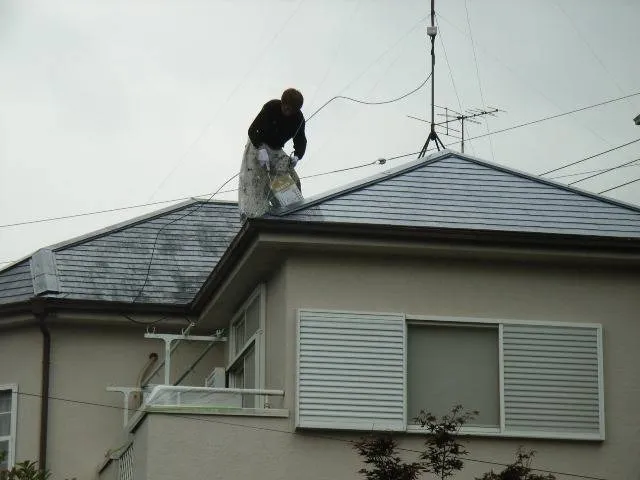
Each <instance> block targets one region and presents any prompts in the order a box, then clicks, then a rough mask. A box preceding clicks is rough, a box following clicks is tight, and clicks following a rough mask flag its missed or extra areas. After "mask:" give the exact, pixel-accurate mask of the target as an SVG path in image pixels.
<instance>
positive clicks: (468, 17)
mask: <svg viewBox="0 0 640 480" xmlns="http://www.w3.org/2000/svg"><path fill="white" fill-rule="evenodd" d="M464 9H465V11H466V12H467V25H468V26H469V38H470V39H471V49H472V50H473V61H474V63H475V65H476V77H477V79H478V89H479V90H480V101H481V102H482V108H484V109H485V110H486V109H487V104H486V103H485V102H484V93H483V92H482V82H481V81H480V67H479V66H478V55H477V54H476V44H475V42H474V41H473V33H472V32H471V18H470V16H469V6H468V5H467V0H464ZM484 124H485V126H486V127H487V135H488V136H489V147H491V159H492V160H493V161H494V162H495V161H496V156H495V153H494V151H493V140H492V138H491V130H490V129H489V120H485V123H484Z"/></svg>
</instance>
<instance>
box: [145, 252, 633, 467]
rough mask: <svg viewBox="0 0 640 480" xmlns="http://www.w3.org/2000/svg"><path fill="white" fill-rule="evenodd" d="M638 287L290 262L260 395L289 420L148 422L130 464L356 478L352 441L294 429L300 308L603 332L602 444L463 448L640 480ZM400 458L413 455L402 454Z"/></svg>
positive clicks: (511, 274)
mask: <svg viewBox="0 0 640 480" xmlns="http://www.w3.org/2000/svg"><path fill="white" fill-rule="evenodd" d="M639 290H640V275H638V272H637V271H632V270H630V269H627V270H624V269H614V268H607V267H603V266H602V264H600V265H599V266H597V265H595V264H592V265H583V266H578V265H577V264H575V263H574V264H560V263H558V262H557V261H555V262H553V263H551V262H539V261H526V260H522V261H518V262H514V261H511V262H505V261H502V262H501V261H497V260H495V259H493V260H481V259H475V260H473V259H467V260H462V259H453V258H452V259H446V260H444V259H437V258H409V257H402V256H400V257H389V258H385V257H384V256H382V255H374V256H371V255H368V256H364V255H363V256H356V255H344V256H337V255H336V254H335V253H333V254H331V255H311V254H300V253H298V254H292V255H291V256H290V257H289V258H288V259H287V261H286V262H285V263H284V264H283V265H282V266H281V268H279V269H278V270H277V271H275V272H274V273H273V275H272V276H271V277H270V278H267V279H266V291H267V324H266V348H267V371H266V379H267V382H266V387H267V388H284V390H285V392H286V396H285V402H284V406H285V407H286V408H289V411H290V415H289V418H261V417H240V416H218V415H207V416H205V415H201V416H194V415H190V416H188V417H189V418H186V417H185V416H183V415H180V416H177V415H168V414H150V415H147V416H146V417H145V419H144V420H143V423H142V428H140V429H139V430H138V432H136V434H135V442H136V445H139V446H140V448H136V455H144V456H145V458H144V459H136V462H144V463H145V464H146V467H147V468H146V476H145V477H142V478H138V477H136V478H137V479H138V480H144V479H145V478H148V479H153V480H162V479H173V478H185V477H187V476H188V478H193V479H228V478H255V477H259V478H264V479H267V480H271V479H273V480H275V479H289V478H305V479H306V480H321V479H322V480H324V479H336V478H352V479H356V478H362V477H361V476H360V475H359V474H358V473H357V471H358V470H359V469H360V468H362V466H363V464H362V463H361V460H360V458H359V457H358V455H357V454H356V453H355V452H354V451H353V449H352V447H351V445H350V444H349V443H348V440H354V439H357V438H359V436H360V435H359V434H353V433H343V432H332V431H307V432H296V431H295V429H294V421H295V420H294V419H295V364H296V363H295V362H296V341H295V335H296V311H297V309H299V308H323V309H345V310H361V311H385V312H404V313H406V314H408V315H411V314H414V315H437V316H471V317H485V318H503V319H514V320H548V321H561V322H595V323H601V324H603V326H604V354H605V358H604V365H605V407H606V435H607V438H606V440H605V441H604V442H579V441H557V440H556V441H545V440H529V439H500V438H482V437H469V438H467V439H466V440H465V441H466V442H467V445H468V449H469V452H470V454H469V457H470V458H471V459H474V460H483V461H493V462H499V463H508V462H510V461H512V459H513V455H514V452H515V450H516V448H517V447H518V446H519V445H524V446H526V447H528V448H532V449H535V450H537V451H538V454H537V456H536V460H535V465H536V466H538V467H540V468H546V469H548V470H553V471H555V472H566V473H573V474H581V475H587V476H591V477H602V478H611V479H613V478H638V475H639V474H640V456H639V455H638V454H637V452H638V451H640V416H639V415H638V414H637V405H640V376H638V374H637V368H636V367H635V366H636V365H638V360H640V359H639V355H640V354H639V353H638V352H639V351H640V350H639V349H638V348H637V339H638V338H640V326H639V324H638V319H637V312H638V311H640V295H638V293H637V292H638V291H639ZM400 442H401V447H403V448H405V449H408V450H419V449H420V448H421V447H422V442H423V439H422V438H421V437H420V435H416V434H406V435H403V436H401V438H400ZM403 456H405V458H407V459H409V460H414V459H415V458H416V456H415V454H413V453H411V452H407V451H404V452H403ZM491 468H492V466H491V465H488V464H485V463H482V462H477V461H473V460H470V461H467V465H466V467H465V472H464V473H463V474H462V475H461V476H460V477H459V478H474V476H479V475H481V474H482V473H484V472H486V471H488V470H490V469H491ZM493 468H496V469H497V468H499V467H498V466H494V467H493ZM425 478H429V477H428V476H425ZM557 478H558V479H559V480H561V479H566V480H568V479H570V478H575V477H570V476H566V475H561V474H559V475H557Z"/></svg>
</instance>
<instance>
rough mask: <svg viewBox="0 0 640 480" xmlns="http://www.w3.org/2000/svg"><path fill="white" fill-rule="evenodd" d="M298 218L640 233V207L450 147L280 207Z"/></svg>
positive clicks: (575, 232) (286, 214)
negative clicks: (292, 204) (339, 187)
mask: <svg viewBox="0 0 640 480" xmlns="http://www.w3.org/2000/svg"><path fill="white" fill-rule="evenodd" d="M279 216H280V217H281V218H285V219H289V220H297V221H320V222H335V223H357V224H384V225H397V226H410V227H437V228H459V229H476V230H492V231H503V232H504V231H506V232H538V233H551V234H569V235H572V234H573V235H589V236H606V237H619V238H640V209H637V208H634V207H631V206H626V205H624V204H621V203H617V202H614V201H611V200H608V199H605V198H603V197H598V196H595V195H592V194H588V193H587V192H582V191H580V190H577V189H573V188H569V187H566V186H564V185H561V184H558V183H555V182H550V181H546V180H543V179H540V178H538V177H534V176H531V175H527V174H524V173H521V172H517V171H514V170H510V169H506V168H504V167H499V166H496V165H492V164H490V163H487V162H483V161H480V160H478V159H475V158H473V157H469V156H466V155H461V154H458V153H453V152H449V151H445V152H444V153H440V154H436V155H435V156H432V157H430V158H428V159H426V160H422V161H419V162H414V163H413V164H411V165H409V166H405V167H401V168H398V169H395V170H392V171H390V172H387V173H385V174H381V175H378V176H377V177H376V178H374V179H372V180H369V181H366V182H360V183H358V184H354V185H352V186H351V187H349V188H346V189H342V190H341V191H337V192H334V193H333V194H330V195H327V196H324V197H320V198H315V199H308V200H305V201H304V202H302V203H300V204H298V205H294V206H292V208H290V209H288V210H285V211H281V212H280V213H279Z"/></svg>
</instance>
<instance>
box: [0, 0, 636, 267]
mask: <svg viewBox="0 0 640 480" xmlns="http://www.w3.org/2000/svg"><path fill="white" fill-rule="evenodd" d="M465 7H466V8H465ZM429 8H430V2H429V1H428V0H206V1H205V0H201V1H198V0H180V1H178V0H173V1H170V0H165V1H160V0H146V1H142V0H110V1H104V0H0V104H1V106H2V108H1V109H0V205H1V206H2V208H1V209H0V225H2V226H0V262H6V261H11V260H16V259H18V258H20V257H23V256H25V255H28V254H30V253H31V252H33V251H35V250H37V249H38V248H40V247H44V246H46V245H50V244H53V243H56V242H60V241H63V240H66V239H69V238H72V237H74V236H77V235H81V234H84V233H87V232H90V231H92V230H95V229H98V228H102V227H104V226H107V225H110V224H113V223H117V222H120V221H123V220H126V219H129V218H132V217H135V216H138V215H141V214H144V213H147V212H149V211H151V210H153V209H157V208H161V207H164V206H167V205H169V204H164V205H159V206H156V207H147V208H139V209H132V210H125V211H122V212H117V213H110V214H100V215H92V216H86V217H81V218H76V219H68V220H60V221H55V222H46V223H37V224H32V225H23V226H11V227H6V226H4V225H7V224H12V223H18V222H24V221H30V220H36V219H41V218H47V217H58V216H64V215H72V214H78V213H84V212H91V211H96V210H105V209H111V208H118V207H126V206H130V205H136V204H141V203H148V202H154V201H162V200H168V199H174V198H182V197H189V196H196V195H201V194H205V193H210V192H213V191H215V190H216V189H217V188H218V187H219V186H220V185H221V184H222V183H223V182H224V181H225V180H227V179H228V178H229V177H231V176H232V175H234V174H236V173H237V171H238V168H239V164H240V158H241V155H242V150H243V147H244V144H245V142H246V130H247V127H248V125H249V123H250V122H251V120H252V119H253V117H254V116H255V115H256V113H257V112H258V111H259V109H260V107H261V106H262V104H263V103H264V102H265V101H267V100H269V99H271V98H275V97H279V95H280V93H281V92H282V90H283V89H284V88H287V87H290V86H293V87H296V88H298V89H300V90H301V91H302V92H303V94H304V95H305V106H304V107H303V112H304V113H305V114H306V115H307V116H309V115H310V114H311V113H312V112H313V111H314V110H315V109H316V108H317V107H318V106H320V105H321V104H322V103H324V102H325V101H326V100H328V99H329V98H331V97H333V96H335V95H338V94H343V95H349V96H353V97H357V98H360V99H365V100H372V101H378V100H385V99H388V98H393V97H397V96H399V95H402V94H403V93H405V92H408V91H410V90H412V89H414V88H415V87H417V86H418V85H419V84H420V83H421V82H422V81H423V80H424V79H425V78H426V75H427V73H428V65H429V58H428V53H429V49H428V41H427V37H426V31H425V28H426V25H427V22H428V17H427V15H428V13H429ZM436 10H437V12H438V14H439V19H438V22H439V26H440V32H439V38H438V41H437V44H436V53H437V65H436V103H437V104H438V105H442V106H448V107H451V108H454V109H457V110H459V109H460V108H462V109H467V108H473V107H482V106H483V104H484V105H491V106H495V107H499V108H501V109H503V110H505V111H506V112H505V113H501V114H500V115H498V116H497V117H496V118H491V119H490V120H489V122H488V128H489V131H494V130H499V129H503V128H507V127H510V126H512V125H516V124H519V123H523V122H527V121H530V120H535V119H538V118H542V117H545V116H549V115H554V114H558V113H562V112H565V111H568V110H572V109H574V108H579V107H582V106H587V105H590V104H594V103H599V102H601V101H604V100H608V99H611V98H615V97H620V96H622V95H625V94H630V93H634V92H636V91H640V62H638V54H637V48H638V45H639V44H640V29H639V28H638V19H639V18H640V1H638V0H608V1H602V0H466V2H465V0H446V1H444V0H436ZM470 27H471V29H470ZM470 33H471V34H470ZM471 38H473V42H474V45H475V55H474V47H473V46H472V40H471ZM440 40H442V41H443V43H444V47H445V49H443V46H442V43H441V42H440ZM445 51H446V55H447V57H446V58H445ZM476 59H477V63H476ZM447 60H448V62H447ZM452 79H453V82H452ZM454 84H455V88H454V86H453V85H454ZM429 98H430V95H429V88H428V86H427V87H425V88H423V89H422V90H421V91H420V92H418V93H416V94H414V95H412V96H410V97H408V98H406V99H404V100H402V101H400V102H397V103H393V104H390V105H385V106H363V105H357V104H353V103H349V102H344V101H342V100H338V101H335V102H333V103H331V104H330V105H329V106H328V107H327V108H325V109H324V110H323V111H322V112H320V113H319V114H318V116H317V117H315V118H313V119H312V120H311V121H310V122H309V123H308V125H307V137H308V139H309V147H308V150H307V154H306V156H305V158H304V159H303V160H302V162H301V163H300V164H299V168H298V171H299V174H300V175H301V176H306V175H312V174H315V173H320V172H326V171H329V170H334V169H339V168H345V167H350V166H354V165H359V164H363V163H366V162H370V161H374V160H375V159H377V158H379V157H389V156H394V155H400V154H404V153H410V152H415V151H418V150H420V148H421V147H422V145H423V143H424V140H425V138H426V134H427V126H426V124H423V123H421V122H418V121H416V120H412V119H409V118H407V115H413V116H418V117H423V118H426V117H427V115H428V113H427V112H428V102H429ZM639 113H640V96H636V97H633V98H631V99H629V100H624V101H620V102H616V103H613V104H609V105H606V106H603V107H600V108H596V109H592V110H588V111H585V112H582V113H579V114H576V115H572V116H568V117H563V118H561V119H557V120H551V121H548V122H544V123H541V124H538V125H534V126H529V127H524V128H520V129H516V130H512V131H509V132H505V133H498V134H495V135H492V136H490V137H485V138H483V139H478V140H476V141H472V142H470V144H468V145H467V152H468V153H471V154H473V155H476V156H478V157H480V158H482V159H485V160H489V161H493V162H496V163H499V164H502V165H505V166H508V167H513V168H517V169H520V170H524V171H526V172H529V173H532V174H538V173H540V172H542V171H545V170H548V169H551V168H554V167H556V166H560V165H562V164H566V163H569V162H572V161H576V160H579V159H581V158H584V157H586V156H589V155H591V154H595V153H598V152H601V151H603V150H607V149H609V148H612V147H615V146H617V145H620V144H623V143H626V142H629V141H631V140H634V139H636V138H640V126H635V125H634V124H633V118H634V117H635V116H636V115H638V114H639ZM454 127H455V128H459V125H456V126H454ZM486 133H487V124H486V123H483V124H481V125H469V127H468V129H467V136H468V137H473V136H476V135H482V134H486ZM441 138H442V139H443V141H444V143H445V144H448V143H451V142H455V141H456V140H455V139H454V138H447V137H444V136H442V137H441ZM489 138H490V139H491V141H489ZM451 148H455V149H458V148H459V145H458V144H457V143H456V144H454V145H452V146H451ZM639 152H640V143H637V144H634V145H631V146H629V147H626V148H623V149H620V150H617V151H615V152H612V153H610V154H607V155H603V156H600V157H598V158H595V159H593V160H590V161H588V162H584V163H582V164H580V165H577V166H575V167H573V168H571V169H566V170H563V171H561V172H557V174H558V175H560V174H571V173H576V172H584V171H591V170H595V169H601V168H606V167H611V166H615V165H619V164H621V163H624V162H627V161H630V160H632V159H634V158H636V157H640V153H639ZM414 158H415V157H406V158H404V159H400V160H396V161H394V162H389V163H388V164H387V165H386V166H385V167H380V166H371V167H367V168H361V169H357V170H353V171H350V172H344V173H339V174H333V175H326V176H320V177H315V178H312V179H308V180H303V187H304V193H305V195H306V196H309V195H312V194H317V193H321V192H322V191H325V190H328V189H331V188H334V187H336V186H339V185H342V184H345V183H349V182H351V181H353V180H356V179H359V178H364V177H366V176H369V175H372V174H374V173H377V172H379V171H380V170H381V169H382V168H390V167H395V166H397V165H400V164H401V163H402V162H404V161H410V160H413V159H414ZM580 178H581V177H580V176H575V177H568V178H563V179H559V180H562V181H565V182H568V181H572V180H577V179H580ZM635 178H640V167H629V168H622V169H619V170H616V171H615V172H611V173H609V174H607V175H602V176H599V177H596V178H594V179H592V180H589V181H585V182H582V183H579V184H577V185H576V186H579V187H581V188H584V189H586V190H589V191H593V192H599V191H601V190H604V189H606V188H609V187H612V186H615V185H618V184H620V183H623V182H625V181H630V180H633V179H635ZM236 185H237V181H235V180H234V181H233V182H231V183H230V184H229V185H228V186H227V187H225V190H226V189H230V188H235V186H236ZM607 195H610V196H611V197H614V198H617V199H620V200H623V201H626V202H629V203H634V204H640V182H638V183H635V184H632V185H629V186H628V187H623V188H620V189H617V190H613V191H611V192H609V193H607ZM219 198H222V199H235V198H236V194H235V192H230V193H225V194H222V195H220V196H219ZM2 266H3V264H0V267H2Z"/></svg>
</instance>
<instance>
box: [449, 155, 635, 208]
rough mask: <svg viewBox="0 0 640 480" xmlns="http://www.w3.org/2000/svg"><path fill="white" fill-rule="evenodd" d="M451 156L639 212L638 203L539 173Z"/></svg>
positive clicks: (471, 158) (475, 159)
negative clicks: (605, 194) (541, 175)
mask: <svg viewBox="0 0 640 480" xmlns="http://www.w3.org/2000/svg"><path fill="white" fill-rule="evenodd" d="M452 156H456V157H461V158H464V159H466V160H469V161H471V162H473V163H476V164H479V165H482V166H484V167H489V168H494V169H496V170H500V171H503V172H506V173H510V174H512V175H516V176H519V177H524V178H526V179H528V180H533V181H534V182H538V183H542V184H545V185H549V186H552V187H557V188H560V189H562V190H566V191H568V192H571V193H575V194H578V195H581V196H584V197H589V198H592V199H594V200H598V201H601V202H604V203H610V204H612V205H615V206H617V207H622V208H627V209H630V210H633V211H634V212H636V213H640V206H638V205H633V204H631V203H627V202H624V201H621V200H616V199H614V198H611V197H606V196H603V195H600V194H598V193H593V192H589V191H587V190H583V189H581V188H577V187H572V186H570V185H566V184H564V183H560V182H556V181H555V180H553V179H550V178H543V177H540V176H539V175H535V174H533V173H528V172H525V171H523V170H520V169H517V168H513V167H507V166H505V165H501V164H499V163H495V162H490V161H488V160H484V159H481V158H478V157H475V156H473V155H468V154H466V153H458V152H454V154H453V155H452Z"/></svg>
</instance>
